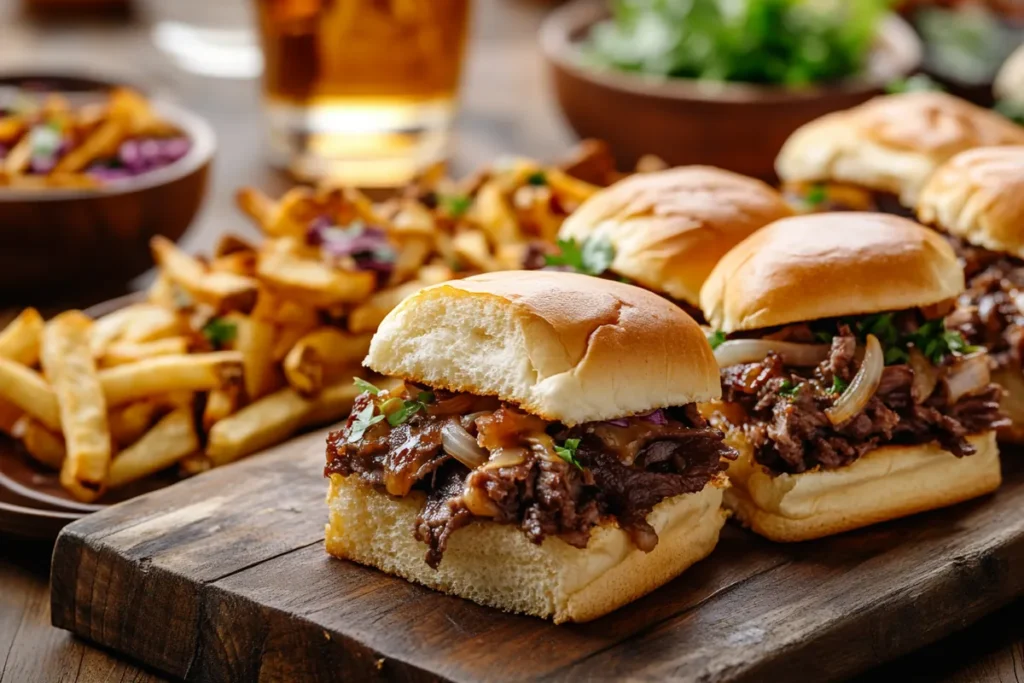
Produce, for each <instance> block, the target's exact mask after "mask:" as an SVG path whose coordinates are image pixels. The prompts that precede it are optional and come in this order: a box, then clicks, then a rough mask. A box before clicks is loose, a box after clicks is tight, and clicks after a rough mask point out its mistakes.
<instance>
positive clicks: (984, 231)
mask: <svg viewBox="0 0 1024 683" xmlns="http://www.w3.org/2000/svg"><path fill="white" fill-rule="evenodd" d="M917 216H918V218H919V219H920V220H921V222H922V223H927V224H929V225H934V226H935V227H937V228H939V229H941V230H945V231H946V232H948V233H950V234H952V235H956V236H957V237H960V238H962V239H964V240H966V241H967V242H970V243H971V244H974V245H976V246H979V247H984V248H985V249H990V250H992V251H1000V252H1004V253H1007V254H1013V255H1014V256H1018V257H1022V258H1024V146H1016V147H979V148H978V149H972V150H970V151H967V152H963V153H961V154H957V155H956V156H955V157H953V158H952V159H950V160H949V161H947V162H946V163H945V164H943V165H942V166H940V167H939V169H938V170H937V171H935V174H934V175H932V177H931V179H929V180H928V183H927V184H926V185H925V186H924V189H923V190H922V191H921V198H920V200H918V203H917Z"/></svg>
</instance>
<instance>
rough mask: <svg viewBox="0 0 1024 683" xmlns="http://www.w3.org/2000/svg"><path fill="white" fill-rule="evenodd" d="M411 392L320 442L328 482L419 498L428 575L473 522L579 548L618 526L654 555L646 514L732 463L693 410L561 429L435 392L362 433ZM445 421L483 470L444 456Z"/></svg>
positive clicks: (376, 403) (361, 406)
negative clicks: (605, 527) (475, 452)
mask: <svg viewBox="0 0 1024 683" xmlns="http://www.w3.org/2000/svg"><path fill="white" fill-rule="evenodd" d="M416 393H417V392H411V391H410V390H409V389H406V390H405V391H404V393H399V392H391V394H390V395H389V394H387V393H386V392H381V393H380V394H379V395H377V396H373V395H371V394H369V393H366V394H363V395H361V396H360V397H359V398H358V399H357V400H356V403H355V406H354V408H353V410H352V415H351V416H350V417H349V420H348V422H347V423H346V426H345V428H344V429H341V430H339V431H336V432H333V433H332V434H331V435H330V437H329V439H328V448H327V466H326V468H325V470H324V472H325V475H330V474H340V475H343V476H351V475H355V476H358V477H360V479H362V480H363V481H364V482H366V483H368V484H371V485H373V486H375V487H377V488H379V489H380V490H382V491H385V492H387V493H389V494H391V495H396V496H405V495H408V494H409V493H410V492H411V491H414V490H416V491H423V492H424V493H425V494H426V502H425V503H424V506H423V509H422V510H421V512H420V515H419V517H418V519H417V521H416V528H415V529H412V530H410V532H411V533H413V534H414V535H415V537H416V539H417V540H419V541H422V542H423V543H425V544H426V545H427V547H428V551H427V555H426V561H427V563H428V564H429V565H430V566H432V567H435V568H436V567H437V566H438V564H439V563H440V562H441V559H442V556H443V554H444V551H445V548H446V547H447V545H448V541H449V539H450V538H451V535H452V534H453V533H454V532H455V531H457V530H458V529H459V528H461V527H463V526H465V525H467V524H469V523H470V522H472V521H473V520H477V519H487V520H490V521H492V522H496V523H500V524H512V525H515V526H516V527H518V528H519V529H520V530H521V531H522V532H523V533H524V534H526V536H527V538H529V539H530V540H531V541H533V542H534V543H541V542H542V541H543V540H544V539H545V538H547V537H548V536H557V537H559V538H561V539H563V540H564V541H566V542H567V543H569V544H571V545H573V546H576V547H579V548H584V547H586V545H587V543H588V541H589V539H590V532H591V530H592V529H593V527H594V526H596V525H598V524H600V523H602V522H606V521H612V520H614V521H616V522H617V523H618V525H619V526H620V527H621V528H622V529H624V530H625V531H627V532H628V533H629V534H630V536H631V538H632V539H633V541H634V542H635V543H636V545H637V547H639V548H641V549H642V550H645V551H649V550H652V549H653V548H654V547H655V545H656V544H657V542H658V538H657V534H656V533H655V531H654V529H653V528H652V527H651V526H650V524H648V522H647V515H648V514H649V513H650V511H651V510H652V509H653V508H654V506H655V505H657V504H658V503H659V502H661V501H662V500H664V499H666V498H671V497H674V496H677V495H680V494H683V493H696V492H698V491H700V490H702V489H703V488H704V487H705V486H706V485H707V484H708V483H709V482H711V481H712V480H713V479H714V478H715V477H716V476H717V475H718V474H719V473H721V472H723V471H724V470H725V469H726V467H727V462H725V461H726V460H729V459H733V458H735V457H736V454H735V451H733V450H732V449H731V448H729V447H728V446H726V445H725V444H724V442H723V440H722V439H723V435H722V433H721V432H719V431H718V430H716V429H713V428H711V427H709V426H708V424H707V422H706V421H705V420H704V419H703V418H702V417H701V416H700V414H699V413H698V412H697V410H696V409H695V407H694V406H692V405H691V406H685V407H682V408H672V409H666V410H659V411H655V412H654V413H652V414H650V415H647V416H640V417H630V418H624V419H621V420H613V421H611V422H599V423H588V424H583V425H578V426H576V427H572V428H569V427H566V426H564V425H561V424H559V423H555V422H546V421H544V420H541V419H540V418H537V417H535V416H533V415H529V414H527V413H524V412H522V411H520V410H518V409H517V408H515V407H514V406H511V405H508V404H500V403H499V402H498V401H496V400H495V399H492V398H484V397H476V396H470V395H468V394H451V393H447V392H442V391H437V392H433V394H431V395H432V397H433V400H432V401H431V402H430V403H429V404H427V405H426V406H425V409H424V410H418V411H417V412H415V413H414V414H412V416H411V417H409V418H408V420H407V421H405V422H404V423H401V424H397V425H395V426H392V425H391V424H389V421H388V420H380V421H377V422H375V423H374V424H371V425H369V426H367V428H366V429H365V431H363V432H362V434H361V435H360V434H359V433H358V430H359V429H360V425H359V424H358V423H359V416H360V415H363V416H364V417H365V416H369V415H373V414H375V415H379V414H381V413H380V412H379V411H380V408H381V406H385V405H386V404H387V402H388V401H393V399H394V398H396V396H397V397H398V398H400V399H401V400H402V401H409V400H411V398H412V396H413V395H415V394H416ZM368 407H372V408H373V411H374V412H373V413H370V412H368V410H369V408H368ZM453 407H456V408H459V411H458V412H452V408H453ZM449 421H455V422H454V423H452V424H457V425H458V426H460V427H461V428H463V429H465V430H466V432H467V433H469V434H470V435H471V436H472V437H475V439H476V442H477V444H478V446H480V447H481V448H483V449H484V450H483V451H482V452H483V453H484V457H485V459H487V458H489V459H488V460H487V462H486V463H485V464H484V465H482V466H477V467H474V468H472V469H471V468H469V467H467V466H466V465H465V464H463V462H462V461H460V460H458V459H456V458H454V457H452V456H451V455H450V454H449V453H448V452H446V450H445V447H444V438H443V437H442V430H443V429H444V427H445V424H446V422H449ZM353 430H356V431H355V436H354V437H353ZM556 447H557V448H559V449H560V450H561V451H562V453H563V454H561V455H560V454H559V453H558V452H556V451H555V448H556ZM566 448H568V449H569V451H568V452H569V455H565V453H566V451H565V449H566Z"/></svg>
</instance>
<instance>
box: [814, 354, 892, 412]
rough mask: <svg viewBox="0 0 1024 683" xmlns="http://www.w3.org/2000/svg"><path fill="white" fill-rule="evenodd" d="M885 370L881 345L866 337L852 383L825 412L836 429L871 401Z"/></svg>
mask: <svg viewBox="0 0 1024 683" xmlns="http://www.w3.org/2000/svg"><path fill="white" fill-rule="evenodd" d="M884 369H885V356H884V354H883V353H882V345H881V344H879V343H878V338H877V337H875V335H873V334H869V335H868V339H867V346H866V348H865V350H864V360H863V361H862V362H861V364H860V369H859V370H857V374H856V375H854V377H853V381H852V382H850V386H849V387H847V389H846V391H844V392H843V395H842V396H840V397H839V399H838V400H837V401H836V402H835V403H834V404H833V405H832V407H831V408H828V409H827V410H825V415H826V416H828V419H829V422H831V423H832V424H833V425H835V426H836V427H838V426H839V425H841V424H843V423H845V422H848V421H849V420H851V419H852V418H854V417H855V416H856V415H857V414H858V413H859V412H860V411H862V410H864V407H865V406H866V405H867V404H868V401H870V400H871V397H872V396H874V395H875V391H876V390H877V389H878V383H879V382H881V381H882V371H883V370H884Z"/></svg>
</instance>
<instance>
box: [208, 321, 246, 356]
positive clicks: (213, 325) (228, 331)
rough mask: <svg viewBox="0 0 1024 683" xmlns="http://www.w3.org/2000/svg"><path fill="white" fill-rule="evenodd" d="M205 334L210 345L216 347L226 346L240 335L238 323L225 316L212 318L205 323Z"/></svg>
mask: <svg viewBox="0 0 1024 683" xmlns="http://www.w3.org/2000/svg"><path fill="white" fill-rule="evenodd" d="M202 333H203V336H204V337H206V341H208V342H210V346H212V347H213V348H215V349H220V348H224V346H225V345H226V344H230V343H231V342H233V341H234V340H235V338H236V337H237V336H238V325H236V324H235V323H233V322H231V321H230V320H225V319H224V318H210V321H209V322H207V323H206V324H205V325H203V329H202Z"/></svg>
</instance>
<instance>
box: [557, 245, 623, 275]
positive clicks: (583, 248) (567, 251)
mask: <svg viewBox="0 0 1024 683" xmlns="http://www.w3.org/2000/svg"><path fill="white" fill-rule="evenodd" d="M558 250H559V253H558V254H554V255H552V254H548V255H546V256H545V257H544V262H545V263H546V264H547V265H549V266H567V267H569V268H572V269H573V270H575V271H576V272H577V273H583V274H584V275H600V274H602V273H603V272H605V271H606V270H608V268H609V266H611V265H612V261H613V260H615V247H613V246H612V243H611V242H609V241H608V240H607V239H603V238H596V237H591V238H589V239H586V240H584V241H583V244H579V243H577V242H576V240H575V239H573V238H569V239H567V240H558Z"/></svg>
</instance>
